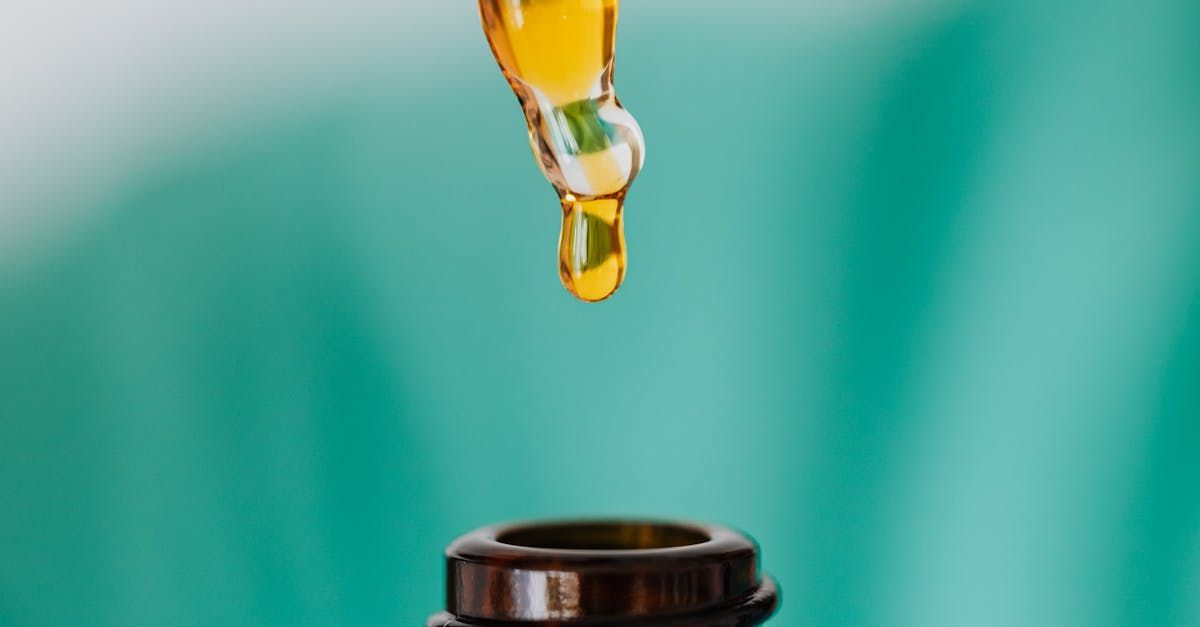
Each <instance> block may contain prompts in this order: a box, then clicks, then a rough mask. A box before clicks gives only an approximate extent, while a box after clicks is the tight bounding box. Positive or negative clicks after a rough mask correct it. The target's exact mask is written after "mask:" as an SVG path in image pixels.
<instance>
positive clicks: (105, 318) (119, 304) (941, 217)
mask: <svg viewBox="0 0 1200 627" xmlns="http://www.w3.org/2000/svg"><path fill="white" fill-rule="evenodd" d="M458 4H459V3H453V4H452V3H447V5H446V6H452V7H453V8H443V9H442V10H441V13H440V15H442V18H441V19H439V20H437V21H436V22H435V23H434V24H433V25H432V26H430V29H432V30H431V32H432V34H431V35H430V40H437V41H439V42H441V43H440V45H437V46H432V45H431V46H430V47H429V48H428V50H426V51H425V52H424V53H422V54H411V55H400V54H394V55H388V54H379V55H378V56H372V57H371V59H372V60H371V62H370V63H367V64H366V65H365V66H360V67H358V68H357V70H356V72H354V73H350V74H347V75H345V76H338V77H337V80H332V79H331V80H324V79H328V78H329V77H330V76H333V75H335V74H337V72H336V69H335V68H332V67H324V66H316V67H313V68H310V69H308V70H305V71H306V72H307V73H301V74H296V76H300V77H302V78H299V79H295V81H299V82H304V81H308V82H306V83H305V84H306V85H310V86H312V87H311V88H305V89H295V90H291V91H288V90H283V91H281V92H279V93H271V92H272V90H270V89H267V88H264V89H261V90H255V89H250V88H247V87H245V86H243V87H239V88H237V89H234V88H228V89H210V90H204V89H198V90H197V91H195V92H194V93H189V96H188V98H189V102H190V103H191V104H190V106H191V107H193V108H194V109H195V111H200V113H193V114H191V117H189V118H188V119H189V120H192V122H190V123H189V124H191V126H189V127H188V129H190V130H186V131H185V130H178V131H177V132H176V131H175V130H173V129H174V128H175V127H174V126H172V123H161V124H160V126H161V127H162V128H164V129H166V130H165V131H162V132H161V133H160V135H161V137H162V138H164V139H161V141H158V142H157V143H150V144H147V145H148V146H150V148H145V149H144V150H143V152H141V153H138V155H140V156H138V157H137V158H136V159H135V158H132V157H129V158H128V159H126V160H124V161H122V160H121V157H128V155H129V154H132V150H133V149H131V148H128V147H122V146H125V145H124V144H117V146H118V147H117V148H113V149H112V151H111V152H104V151H100V152H99V153H98V154H97V155H96V156H95V158H94V159H92V160H91V161H89V162H88V164H90V165H87V166H85V167H84V168H83V169H84V170H85V171H86V170H87V168H89V167H94V168H100V167H110V168H111V169H114V171H115V172H116V174H114V175H113V176H112V177H110V179H109V180H110V183H109V184H107V185H99V184H95V185H91V186H88V185H82V184H80V185H77V186H76V187H72V188H70V189H69V190H68V191H69V192H70V193H67V192H63V193H55V194H45V195H43V196H37V195H29V196H27V197H22V198H24V199H22V200H19V202H18V197H17V196H15V195H14V196H11V197H10V200H9V201H8V202H9V207H8V210H9V211H11V212H17V211H21V212H24V213H22V214H21V215H23V216H26V217H24V218H21V220H22V221H24V220H30V221H32V220H34V219H35V217H37V216H54V217H52V218H44V221H45V222H47V223H48V224H49V223H52V228H51V227H47V228H46V229H44V230H43V231H39V233H41V234H40V235H37V236H34V235H27V236H25V235H22V236H14V237H13V238H10V240H9V243H8V244H6V246H7V247H8V248H9V251H8V252H9V253H10V254H8V255H7V256H6V257H3V259H4V260H5V261H4V262H3V265H0V624H3V625H121V626H129V625H419V624H421V623H422V621H423V619H424V617H425V616H426V615H427V614H428V613H430V612H431V611H434V610H436V609H438V607H439V606H440V603H441V585H442V579H441V577H442V574H441V572H442V571H441V569H442V564H441V561H440V551H441V549H442V548H443V547H444V545H445V544H446V543H447V542H448V541H449V540H451V539H452V538H453V537H455V536H456V535H457V534H459V533H462V532H465V531H468V530H470V529H472V528H474V527H477V526H479V525H482V524H485V523H489V522H493V521H496V520H504V519H512V518H527V517H540V516H559V515H577V514H649V515H658V516H672V517H686V518H697V519H704V520H712V521H719V522H724V523H727V524H731V525H735V526H738V527H741V528H744V529H746V530H748V531H750V532H751V533H752V534H753V535H754V536H755V537H756V538H757V539H758V540H759V542H760V543H761V545H762V547H763V550H764V567H765V568H766V570H768V571H770V572H772V573H774V574H775V575H776V576H777V577H778V579H779V580H780V582H781V584H782V586H783V589H784V591H785V603H784V606H783V609H782V611H781V613H780V614H779V615H778V617H777V618H776V619H774V620H773V622H772V624H774V625H783V626H787V625H822V626H827V625H864V626H865V625H872V626H892V625H895V626H929V625H970V626H973V627H990V626H1015V625H1021V626H1024V627H1034V626H1046V627H1051V626H1053V627H1063V626H1069V625H1078V626H1088V627H1105V626H1117V625H1130V626H1132V625H1138V626H1180V627H1182V626H1192V625H1200V489H1198V487H1197V486H1198V484H1200V462H1198V461H1197V455H1198V448H1197V447H1198V445H1200V177H1198V174H1200V115H1198V114H1200V43H1198V42H1200V5H1198V4H1196V3H1194V2H1184V1H1179V2H1169V1H1165V0H1162V1H1150V2H1139V3H1132V2H1126V3H1104V2H1101V3H1094V2H1091V3H1084V2H1052V3H1045V2H1036V3H1035V2H1028V3H1025V2H986V3H985V2H979V3H971V2H915V1H914V2H893V3H886V2H865V1H860V2H850V3H836V4H838V6H837V7H826V6H822V5H820V4H816V3H808V2H782V1H780V2H766V1H763V2H744V3H736V4H734V3H716V2H707V3H705V2H698V3H685V2H667V1H665V0H664V1H663V2H633V1H627V2H626V3H625V7H624V8H623V13H622V26H621V37H620V47H619V51H618V59H619V67H618V72H617V84H618V91H619V93H620V94H621V96H622V99H623V101H624V103H625V104H626V105H627V106H628V107H629V109H630V110H631V111H632V112H633V113H634V114H635V115H636V116H637V118H638V120H639V121H640V123H641V126H642V128H643V129H644V131H645V133H646V137H647V142H648V160H647V167H646V169H645V170H644V171H643V174H642V176H641V177H640V178H639V180H638V182H637V184H636V185H635V187H634V189H633V191H632V194H631V196H630V200H629V205H628V208H627V235H628V240H629V246H630V249H631V267H630V272H629V275H628V280H627V282H626V285H625V286H624V287H623V288H622V290H621V292H620V293H619V294H618V295H617V296H616V297H615V298H614V299H612V300H611V301H609V302H606V303H603V304H600V305H593V306H589V305H584V304H581V303H578V302H575V301H573V300H572V299H571V298H570V297H569V296H568V295H567V294H566V293H565V292H564V291H563V290H562V289H561V287H560V286H559V285H558V281H557V278H556V276H555V268H554V253H555V238H556V234H557V230H558V222H557V221H558V216H557V213H558V208H557V204H556V200H555V198H554V195H553V192H552V191H551V190H550V188H549V186H548V185H547V184H546V183H545V182H544V181H543V180H542V179H541V177H540V175H539V173H538V172H537V170H536V167H535V166H534V164H533V163H532V161H531V159H530V158H529V154H528V147H527V144H526V141H525V139H524V129H523V127H522V124H521V120H520V115H519V111H518V108H517V106H516V104H515V102H514V100H513V97H512V95H511V93H510V92H509V91H508V89H507V87H506V86H505V85H504V83H503V81H502V79H501V77H500V75H499V73H498V71H497V70H496V67H495V65H494V62H493V61H492V60H491V58H490V56H489V55H488V53H487V50H486V46H485V43H484V40H483V36H482V34H481V33H480V32H479V29H478V21H477V16H476V15H475V13H474V8H473V5H472V4H471V3H469V2H463V3H461V5H462V6H458ZM407 17H408V19H412V20H419V19H420V18H421V9H420V8H415V6H414V8H412V9H411V12H410V13H409V14H408V15H407ZM364 28H365V27H364ZM218 35H219V34H218ZM349 39H350V41H349V42H348V43H346V45H347V46H353V38H352V37H351V38H349ZM219 40H220V37H219V36H217V37H215V38H214V40H213V41H214V42H217V41H219ZM268 43H269V42H268ZM213 45H214V46H215V45H216V43H214V44H213ZM265 46H266V44H264V47H265ZM206 50H207V49H206V48H205V49H200V50H198V54H201V55H202V54H204V53H205V51H206ZM256 50H258V49H257V48H254V49H247V50H244V51H243V52H242V53H243V54H245V55H248V57H249V58H253V55H254V54H257V53H256V52H255V51H256ZM28 63H33V64H36V63H37V61H36V60H30V61H28ZM251 65H253V64H251ZM295 65H299V62H296V63H295ZM32 67H34V68H36V67H37V66H36V65H33V66H32ZM223 67H224V66H222V67H218V68H217V69H216V70H214V72H216V73H217V74H220V73H221V72H223V71H225V69H223ZM231 67H232V66H231ZM229 71H232V69H230V70H229ZM250 76H251V77H252V78H253V77H254V76H256V75H255V74H254V72H250ZM314 77H316V78H314ZM281 80H282V79H281ZM287 80H292V79H287ZM323 81H324V82H323ZM283 82H287V81H286V80H284V81H283ZM233 92H236V93H238V94H240V97H241V98H242V100H243V101H248V102H252V103H260V104H262V106H260V107H258V108H255V107H250V108H243V109H236V108H229V107H228V106H227V99H228V98H229V97H230V96H229V93H233ZM14 93H16V92H14ZM153 93H154V92H153V91H152V90H148V91H144V92H138V91H134V92H130V94H129V95H128V96H127V97H128V98H130V99H131V101H140V100H141V99H143V98H144V99H146V100H150V99H152V94H153ZM141 94H145V95H144V96H143V95H141ZM100 95H103V94H100ZM97 97H99V96H97ZM189 110H190V109H189ZM29 114H30V115H34V116H36V115H39V113H38V112H36V111H33V112H30V113H29ZM46 115H48V114H46ZM172 115H174V110H172V109H170V108H169V107H167V108H166V112H165V113H164V114H163V116H165V117H163V118H162V119H167V120H173V119H174V118H172V117H171V116H172ZM65 145H66V146H67V147H68V148H70V146H71V145H72V144H71V140H69V139H68V140H66V144H65ZM5 150H7V151H11V154H19V151H21V150H25V148H20V147H16V146H12V145H10V146H8V147H7V148H6V149H5ZM113 163H116V164H117V165H116V166H114V165H112V164H113ZM122 164H125V165H122ZM39 168H40V169H39V170H38V172H39V174H40V175H41V176H43V177H44V178H46V179H47V180H57V179H58V178H59V177H68V176H69V175H70V174H71V172H69V168H68V166H67V165H61V164H60V165H56V164H55V162H54V161H53V160H49V161H47V162H46V163H45V164H44V165H42V166H39ZM66 188H67V186H66V184H65V183H64V184H62V185H59V186H57V187H55V189H57V190H58V191H59V192H61V191H62V189H66ZM0 209H3V207H2V206H0ZM56 211H60V212H59V213H55V212H56ZM14 232H15V231H14ZM31 232H32V231H31ZM18 252H19V254H18Z"/></svg>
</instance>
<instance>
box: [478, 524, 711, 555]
mask: <svg viewBox="0 0 1200 627" xmlns="http://www.w3.org/2000/svg"><path fill="white" fill-rule="evenodd" d="M709 540H712V536H711V535H710V534H708V533H707V532H706V531H705V530H704V529H703V528H700V527H695V526H688V525H682V524H678V523H665V522H662V523H655V522H631V521H625V522H622V521H571V522H556V523H540V524H537V523H535V524H526V525H516V526H513V527H509V528H506V529H503V530H501V531H500V533H498V534H496V541H497V542H499V543H501V544H507V545H510V546H515V547H522V548H530V549H551V550H564V551H648V550H653V549H673V548H677V547H684V546H692V545H695V544H702V543H704V542H708V541H709Z"/></svg>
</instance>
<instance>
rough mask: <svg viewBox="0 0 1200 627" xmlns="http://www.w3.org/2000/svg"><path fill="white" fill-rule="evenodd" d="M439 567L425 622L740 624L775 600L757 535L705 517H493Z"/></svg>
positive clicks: (479, 625)
mask: <svg viewBox="0 0 1200 627" xmlns="http://www.w3.org/2000/svg"><path fill="white" fill-rule="evenodd" d="M446 567H447V578H446V584H447V589H446V612H445V613H442V614H438V615H436V616H434V617H432V618H431V619H430V620H429V623H428V625H427V627H491V626H492V625H497V626H499V625H504V626H505V627H519V626H524V627H551V626H556V625H561V624H563V623H565V622H575V621H584V622H591V623H601V624H604V625H611V626H621V627H626V626H628V627H685V626H686V627H737V626H743V625H758V624H760V623H762V622H763V621H765V620H766V619H767V618H768V617H769V616H770V614H771V613H772V612H773V611H774V610H775V607H776V605H777V603H778V593H777V591H776V587H775V585H774V583H773V582H772V581H771V580H770V579H769V578H766V577H762V576H760V574H759V572H758V548H757V546H756V545H755V544H754V542H753V541H751V540H750V539H749V538H747V537H746V536H744V535H742V534H740V533H738V532H735V531H733V530H730V529H727V528H724V527H718V526H712V525H696V524H688V523H667V522H649V521H571V522H551V523H535V524H517V525H499V526H495V527H487V528H484V529H480V530H478V531H475V532H472V533H470V534H467V535H465V536H463V537H461V538H459V539H458V540H456V541H454V543H452V544H451V545H450V547H449V548H448V549H447V551H446Z"/></svg>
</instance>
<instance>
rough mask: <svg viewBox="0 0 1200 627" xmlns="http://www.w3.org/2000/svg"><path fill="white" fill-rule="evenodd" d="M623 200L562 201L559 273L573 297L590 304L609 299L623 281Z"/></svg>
mask: <svg viewBox="0 0 1200 627" xmlns="http://www.w3.org/2000/svg"><path fill="white" fill-rule="evenodd" d="M623 204H624V198H623V197H622V196H615V197H612V198H592V199H586V200H581V199H577V198H575V197H574V196H572V195H570V194H567V195H566V196H564V197H563V199H562V206H563V217H562V233H561V234H560V235H559V239H558V274H559V277H560V278H562V283H563V286H564V287H566V288H567V291H569V292H571V293H572V294H574V295H575V297H576V298H579V299H580V300H584V301H587V302H590V303H594V302H597V301H601V300H604V299H606V298H608V297H609V296H612V295H613V294H614V293H615V292H616V291H617V288H619V287H621V281H623V280H624V279H625V262H626V259H625V231H624V228H623V225H622V223H621V210H622V209H623V206H622V205H623Z"/></svg>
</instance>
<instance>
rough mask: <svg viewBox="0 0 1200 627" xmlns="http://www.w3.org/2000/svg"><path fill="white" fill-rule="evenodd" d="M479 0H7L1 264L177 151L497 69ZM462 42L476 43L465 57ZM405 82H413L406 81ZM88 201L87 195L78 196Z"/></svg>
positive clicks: (652, 18)
mask: <svg viewBox="0 0 1200 627" xmlns="http://www.w3.org/2000/svg"><path fill="white" fill-rule="evenodd" d="M957 4H959V2H958V0H853V1H842V2H823V1H820V0H799V1H793V0H759V1H757V2H741V1H739V2H729V1H719V0H699V1H697V0H627V1H626V2H625V4H624V6H623V7H622V11H623V13H624V15H625V16H626V19H628V16H630V15H632V14H639V17H638V19H639V22H640V24H642V26H641V27H643V28H644V27H646V26H645V25H646V24H651V25H652V27H653V28H680V27H686V24H687V21H688V20H695V19H700V20H709V19H719V20H723V21H726V22H728V24H729V26H730V28H738V27H739V26H738V25H739V24H744V25H745V26H746V27H747V28H755V29H767V30H773V29H792V30H794V32H795V33H796V36H805V37H808V36H821V37H826V36H837V35H838V33H839V32H840V33H841V34H843V35H849V34H851V33H853V32H854V31H855V30H856V29H857V27H861V26H863V25H869V24H872V23H885V22H890V23H895V22H896V21H897V20H901V21H904V20H911V19H930V17H931V16H933V15H936V14H937V13H938V12H939V11H941V10H944V9H945V8H946V7H951V6H954V5H957ZM478 31H479V25H478V17H477V13H476V8H475V3H474V2H473V1H472V0H432V1H427V2H415V1H413V0H391V1H383V0H337V1H334V0H301V1H294V0H291V1H284V0H254V1H249V2H247V1H234V0H205V1H204V2H196V1H195V0H97V1H92V2H83V1H73V2H61V1H54V0H49V1H43V0H9V1H8V2H5V3H0V90H2V91H0V94H2V96H3V97H0V271H5V270H11V269H12V268H13V266H14V265H20V261H22V259H24V258H26V257H28V255H29V254H30V253H33V252H35V251H36V250H38V249H39V248H40V247H42V245H44V244H46V243H47V237H53V236H60V235H62V234H63V233H69V232H70V231H71V230H72V229H73V228H75V227H78V226H80V225H84V224H86V223H87V222H88V220H89V218H92V217H94V216H89V215H87V211H91V210H94V208H95V207H96V206H97V205H101V206H102V205H103V204H104V203H103V202H97V200H98V199H103V198H105V197H106V196H107V195H109V194H111V193H113V192H114V190H115V189H118V188H119V186H120V185H121V183H122V182H123V181H125V180H128V179H129V178H130V177H136V176H137V175H138V173H139V172H142V171H144V169H145V168H147V167H150V166H152V165H153V164H155V163H158V162H161V161H162V160H163V159H169V158H170V156H171V155H174V154H179V153H180V152H181V151H183V152H187V151H191V150H195V149H197V148H202V147H203V145H204V142H208V141H221V140H223V139H224V138H228V137H229V136H230V135H231V134H236V133H237V132H238V129H239V128H246V127H247V126H255V127H258V126H262V125H271V124H276V123H280V122H283V121H286V120H287V119H288V118H289V116H293V115H296V114H297V113H298V111H297V109H298V108H301V109H303V108H304V107H311V106H313V104H314V103H320V102H321V101H322V100H323V99H326V98H332V97H336V96H337V94H338V93H339V91H341V90H344V89H351V88H354V87H359V86H362V85H364V84H370V83H375V82H383V83H387V82H391V83H393V84H396V85H408V84H412V85H414V87H412V88H413V89H416V88H417V87H415V85H416V84H417V82H420V83H421V84H422V85H424V86H425V87H422V88H430V87H428V86H432V85H437V84H439V79H438V77H439V75H443V74H449V76H442V78H443V79H446V80H455V79H454V76H453V74H454V68H461V67H462V65H461V64H460V63H461V62H462V61H463V60H464V59H465V60H467V62H474V63H478V62H487V63H490V61H488V60H487V58H486V52H485V51H486V46H485V44H484V41H483V37H482V36H481V35H480V34H479V32H478ZM464 42H472V43H471V45H470V47H469V49H467V48H465V47H464V45H463V44H464ZM401 88H403V87H401ZM85 199H86V200H87V202H83V201H84V200H85Z"/></svg>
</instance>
